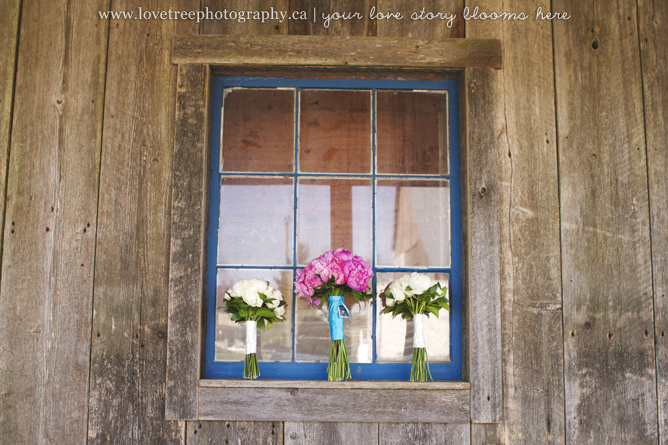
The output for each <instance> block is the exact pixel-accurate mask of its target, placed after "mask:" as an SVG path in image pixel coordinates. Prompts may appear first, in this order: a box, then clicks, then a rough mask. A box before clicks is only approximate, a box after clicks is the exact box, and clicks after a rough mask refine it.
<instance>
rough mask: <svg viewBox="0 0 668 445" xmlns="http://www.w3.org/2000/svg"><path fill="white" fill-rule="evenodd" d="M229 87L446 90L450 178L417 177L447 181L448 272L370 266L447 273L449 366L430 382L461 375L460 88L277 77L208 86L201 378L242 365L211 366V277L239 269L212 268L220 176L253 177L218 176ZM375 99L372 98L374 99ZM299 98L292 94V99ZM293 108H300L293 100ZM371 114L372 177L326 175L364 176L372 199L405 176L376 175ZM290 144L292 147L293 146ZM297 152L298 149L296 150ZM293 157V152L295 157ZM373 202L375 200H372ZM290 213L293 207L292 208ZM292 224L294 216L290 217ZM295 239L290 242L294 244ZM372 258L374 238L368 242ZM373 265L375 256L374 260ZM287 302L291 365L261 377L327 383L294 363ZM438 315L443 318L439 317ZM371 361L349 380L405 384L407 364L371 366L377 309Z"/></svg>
mask: <svg viewBox="0 0 668 445" xmlns="http://www.w3.org/2000/svg"><path fill="white" fill-rule="evenodd" d="M231 87H247V88H278V87H290V88H296V89H297V93H298V92H299V90H300V89H306V88H308V89H347V90H351V89H361V90H371V91H373V90H375V89H379V90H404V91H405V90H409V91H410V90H440V91H444V90H447V91H448V109H449V113H448V116H449V122H448V124H449V127H448V128H449V138H450V160H449V161H450V174H449V175H428V176H425V175H419V177H420V178H430V179H436V178H438V179H449V180H450V218H451V221H450V230H451V235H450V236H451V267H449V268H408V267H402V268H388V267H380V268H379V267H376V266H375V263H374V264H373V266H374V273H379V272H404V271H405V272H407V273H409V272H412V271H419V272H444V273H448V274H449V279H450V283H449V294H450V295H449V296H450V300H451V302H450V312H449V316H450V359H451V362H450V363H433V364H431V365H430V369H431V374H432V376H433V378H434V380H460V379H461V375H462V217H461V176H460V173H461V172H460V146H459V145H460V144H459V97H458V96H459V95H458V92H459V89H458V82H457V81H456V80H452V79H434V80H404V79H401V80H400V79H357V78H299V77H291V78H278V77H216V78H215V79H214V82H213V88H212V94H213V97H212V124H211V175H210V176H211V179H210V184H209V226H208V227H209V230H208V235H207V237H208V238H207V242H208V254H207V284H206V305H207V317H206V322H207V327H206V351H205V354H206V357H205V371H204V376H205V378H207V379H238V378H241V375H242V372H243V361H239V362H216V361H214V356H215V317H216V284H217V278H216V274H217V271H218V269H224V268H230V269H232V268H233V269H239V268H240V267H238V266H219V265H218V264H217V246H218V220H219V212H220V180H221V177H224V176H225V177H233V176H253V175H254V174H253V173H220V167H219V165H220V144H221V111H222V100H223V89H224V88H231ZM373 97H375V96H373ZM298 98H299V94H297V101H298ZM296 105H297V107H299V104H298V102H297V104H296ZM375 124H376V123H375V113H374V121H373V128H372V131H373V138H372V140H373V150H374V161H373V162H374V165H373V166H372V172H371V174H331V175H329V176H332V177H354V178H361V177H364V178H367V179H370V180H371V181H372V187H373V194H374V199H375V187H376V182H375V180H376V179H377V178H381V179H382V178H385V177H388V178H403V177H410V176H407V175H396V174H387V175H381V174H377V173H376V171H375V170H376V168H375V162H376V159H375V150H376V134H375V133H376V132H375V130H376V129H375ZM297 145H298V144H297V141H295V147H297ZM296 150H297V148H296ZM297 155H298V153H297V152H295V156H296V157H297ZM257 175H258V176H265V177H266V176H272V174H267V173H258V174H257ZM275 176H278V177H293V178H294V179H295V187H296V184H297V178H298V177H313V176H317V177H323V176H324V177H326V176H328V175H327V174H322V173H318V174H304V173H297V170H296V169H295V172H294V173H292V174H285V173H280V174H275ZM374 202H375V201H374ZM293 211H294V209H293ZM372 214H373V220H374V221H373V223H374V227H373V231H372V234H373V235H372V236H374V237H375V230H376V229H375V211H374V212H372ZM295 223H296V215H295ZM294 243H296V240H295V239H293V244H294ZM372 245H373V247H372V248H373V249H374V257H375V240H374V241H373V243H372ZM296 261H297V259H296V255H293V265H292V266H285V267H265V266H246V267H243V268H245V269H284V270H293V276H294V271H295V270H296V269H298V268H300V267H298V266H297V265H296ZM373 261H374V262H375V258H374V260H373ZM373 291H374V292H376V279H375V276H374V279H373ZM292 298H293V301H292V302H290V301H289V300H288V304H289V305H290V306H289V309H288V310H292V311H293V317H292V320H293V326H292V334H293V361H292V362H281V363H274V362H260V372H261V376H260V378H261V379H299V380H326V379H327V363H299V362H295V361H294V323H295V317H294V308H295V304H294V299H295V296H294V295H293V296H292ZM441 316H443V314H442V315H441ZM373 332H374V334H373V362H372V363H354V364H353V363H351V366H350V368H351V372H352V378H353V379H354V380H408V379H409V377H410V368H411V365H410V363H377V362H376V335H375V334H376V311H375V310H374V316H373Z"/></svg>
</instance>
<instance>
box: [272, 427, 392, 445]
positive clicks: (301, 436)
mask: <svg viewBox="0 0 668 445" xmlns="http://www.w3.org/2000/svg"><path fill="white" fill-rule="evenodd" d="M284 435H285V442H284V443H285V445H309V444H314V443H317V444H320V445H338V444H353V443H354V444H356V445H377V444H378V443H379V442H378V424H377V423H348V422H346V423H328V422H318V423H316V422H285V427H284Z"/></svg>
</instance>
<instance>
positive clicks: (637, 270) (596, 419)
mask: <svg viewBox="0 0 668 445" xmlns="http://www.w3.org/2000/svg"><path fill="white" fill-rule="evenodd" d="M561 5H562V6H563V7H564V8H565V9H567V10H569V11H570V12H571V14H572V15H573V17H572V18H571V19H570V20H569V21H567V22H557V23H555V28H554V34H555V50H554V51H555V85H556V94H557V121H558V138H559V185H560V192H561V193H560V200H561V206H560V209H561V229H562V230H561V251H562V267H563V270H562V283H563V301H564V303H563V305H564V330H565V333H566V335H565V336H564V339H565V340H564V352H565V359H564V372H565V393H566V425H567V428H566V436H567V441H568V443H572V444H580V443H592V442H594V443H634V444H646V443H647V444H649V443H656V442H657V404H656V374H655V362H654V360H655V357H654V314H653V302H652V270H651V250H650V226H649V205H648V188H647V164H646V153H645V149H644V147H645V126H644V118H643V98H642V77H641V71H640V55H639V45H638V35H637V33H638V27H637V23H636V20H637V11H636V4H635V2H627V1H611V2H606V3H605V4H603V3H599V2H596V1H581V0H577V1H566V2H563V3H561Z"/></svg>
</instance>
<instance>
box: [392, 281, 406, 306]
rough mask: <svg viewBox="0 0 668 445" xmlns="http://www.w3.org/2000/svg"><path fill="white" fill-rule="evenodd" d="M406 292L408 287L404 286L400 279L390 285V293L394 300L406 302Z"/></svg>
mask: <svg viewBox="0 0 668 445" xmlns="http://www.w3.org/2000/svg"><path fill="white" fill-rule="evenodd" d="M405 290H406V287H405V286H403V284H402V282H401V280H400V279H399V280H394V281H393V282H392V283H390V293H391V294H392V298H394V299H395V300H397V301H404V300H405V299H406V294H405V293H404V291H405ZM392 304H394V303H392Z"/></svg>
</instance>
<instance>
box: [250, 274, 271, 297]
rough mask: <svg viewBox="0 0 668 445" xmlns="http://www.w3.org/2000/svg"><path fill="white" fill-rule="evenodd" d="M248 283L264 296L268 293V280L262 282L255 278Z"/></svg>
mask: <svg viewBox="0 0 668 445" xmlns="http://www.w3.org/2000/svg"><path fill="white" fill-rule="evenodd" d="M248 282H249V284H250V285H251V286H253V287H254V288H255V289H256V290H257V291H258V292H259V293H261V294H264V293H265V292H266V291H267V287H268V285H269V283H267V281H266V280H262V279H259V278H253V279H252V280H248ZM265 295H266V294H265Z"/></svg>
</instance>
